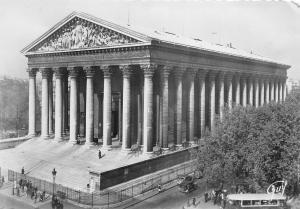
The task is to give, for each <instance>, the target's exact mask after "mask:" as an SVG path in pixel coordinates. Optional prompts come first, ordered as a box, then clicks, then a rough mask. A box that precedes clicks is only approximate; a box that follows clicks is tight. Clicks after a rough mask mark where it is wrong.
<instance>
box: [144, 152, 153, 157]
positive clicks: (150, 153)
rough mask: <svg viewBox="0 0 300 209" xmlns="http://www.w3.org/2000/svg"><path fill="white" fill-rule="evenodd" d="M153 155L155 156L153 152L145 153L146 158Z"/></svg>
mask: <svg viewBox="0 0 300 209" xmlns="http://www.w3.org/2000/svg"><path fill="white" fill-rule="evenodd" d="M152 154H153V151H151V152H143V155H145V156H150V155H152Z"/></svg>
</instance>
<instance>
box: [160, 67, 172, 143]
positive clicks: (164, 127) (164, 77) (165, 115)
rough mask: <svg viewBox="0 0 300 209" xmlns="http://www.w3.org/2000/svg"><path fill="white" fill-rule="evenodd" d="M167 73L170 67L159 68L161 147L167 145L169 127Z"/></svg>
mask: <svg viewBox="0 0 300 209" xmlns="http://www.w3.org/2000/svg"><path fill="white" fill-rule="evenodd" d="M169 73H170V67H169V66H164V67H163V69H162V70H161V80H162V82H161V83H162V98H161V99H162V121H161V123H162V139H161V142H162V147H163V148H167V147H168V127H169Z"/></svg>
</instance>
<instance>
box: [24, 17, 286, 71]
mask: <svg viewBox="0 0 300 209" xmlns="http://www.w3.org/2000/svg"><path fill="white" fill-rule="evenodd" d="M74 18H75V19H76V18H77V19H78V18H79V19H82V20H84V21H87V22H91V23H92V24H96V25H97V26H99V27H102V29H103V28H104V30H107V31H112V34H113V36H114V37H115V39H116V40H113V39H112V41H110V42H109V43H107V42H106V43H105V44H98V45H92V47H87V46H84V45H81V46H80V45H78V48H76V47H73V48H70V49H68V50H65V49H64V48H62V47H61V48H60V49H59V50H57V49H53V48H50V49H48V48H47V50H46V51H43V50H42V49H45V47H44V46H45V44H46V46H49V43H46V42H49V41H52V40H51V39H50V38H49V37H51V36H52V39H53V36H54V38H56V39H58V38H60V37H59V35H57V33H58V32H57V31H59V30H60V33H63V32H68V31H70V30H68V29H61V28H62V27H67V26H66V25H67V24H68V25H71V23H72V24H73V25H74V24H76V21H74ZM72 20H73V22H72ZM68 27H71V26H68ZM75 27H76V25H75V26H73V30H75ZM91 27H92V30H93V27H94V26H91ZM102 29H101V28H100V30H102ZM101 32H102V31H101ZM55 34H56V35H55ZM61 36H62V35H61ZM120 38H121V39H122V41H120V40H119V39H120ZM117 39H118V40H117ZM153 41H156V42H158V43H166V44H172V45H173V46H175V47H176V46H179V47H187V48H190V49H195V50H200V51H204V52H210V53H216V54H223V55H228V56H232V57H236V58H242V59H250V60H253V61H259V62H266V63H272V64H277V65H281V66H282V67H285V68H289V67H290V66H288V65H285V64H283V63H279V62H277V61H275V60H272V59H270V58H267V57H263V56H260V55H257V54H254V53H252V52H247V51H244V50H240V49H236V48H234V47H232V46H231V44H230V45H227V46H224V45H220V44H213V43H209V42H206V41H203V40H200V39H197V38H189V37H184V36H181V35H177V34H174V33H170V32H163V31H158V30H149V29H147V28H142V27H136V26H122V25H120V24H115V23H112V22H109V21H106V20H103V19H100V18H97V17H94V16H92V15H89V14H86V13H82V12H72V13H71V14H70V15H68V16H67V17H66V18H64V19H63V20H61V21H60V22H59V23H57V24H56V25H55V26H54V27H52V28H51V29H50V30H48V31H47V32H46V33H44V34H43V35H42V36H41V37H39V38H38V39H37V40H35V41H34V42H32V43H31V44H29V45H28V46H27V47H25V48H24V49H23V50H22V51H21V52H22V53H24V54H25V55H27V54H36V53H51V52H57V51H70V50H79V49H80V50H86V49H91V48H105V47H110V48H111V47H124V46H131V45H151V43H152V42H153ZM52 42H53V41H52ZM52 42H51V43H52ZM85 43H87V42H85ZM89 46H90V45H89ZM43 47H44V48H43Z"/></svg>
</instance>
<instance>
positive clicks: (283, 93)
mask: <svg viewBox="0 0 300 209" xmlns="http://www.w3.org/2000/svg"><path fill="white" fill-rule="evenodd" d="M285 97H286V78H285V79H284V80H283V82H282V100H283V101H285Z"/></svg>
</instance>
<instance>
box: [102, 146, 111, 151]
mask: <svg viewBox="0 0 300 209" xmlns="http://www.w3.org/2000/svg"><path fill="white" fill-rule="evenodd" d="M101 149H103V150H105V151H110V150H112V147H111V145H103V146H102V147H101Z"/></svg>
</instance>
